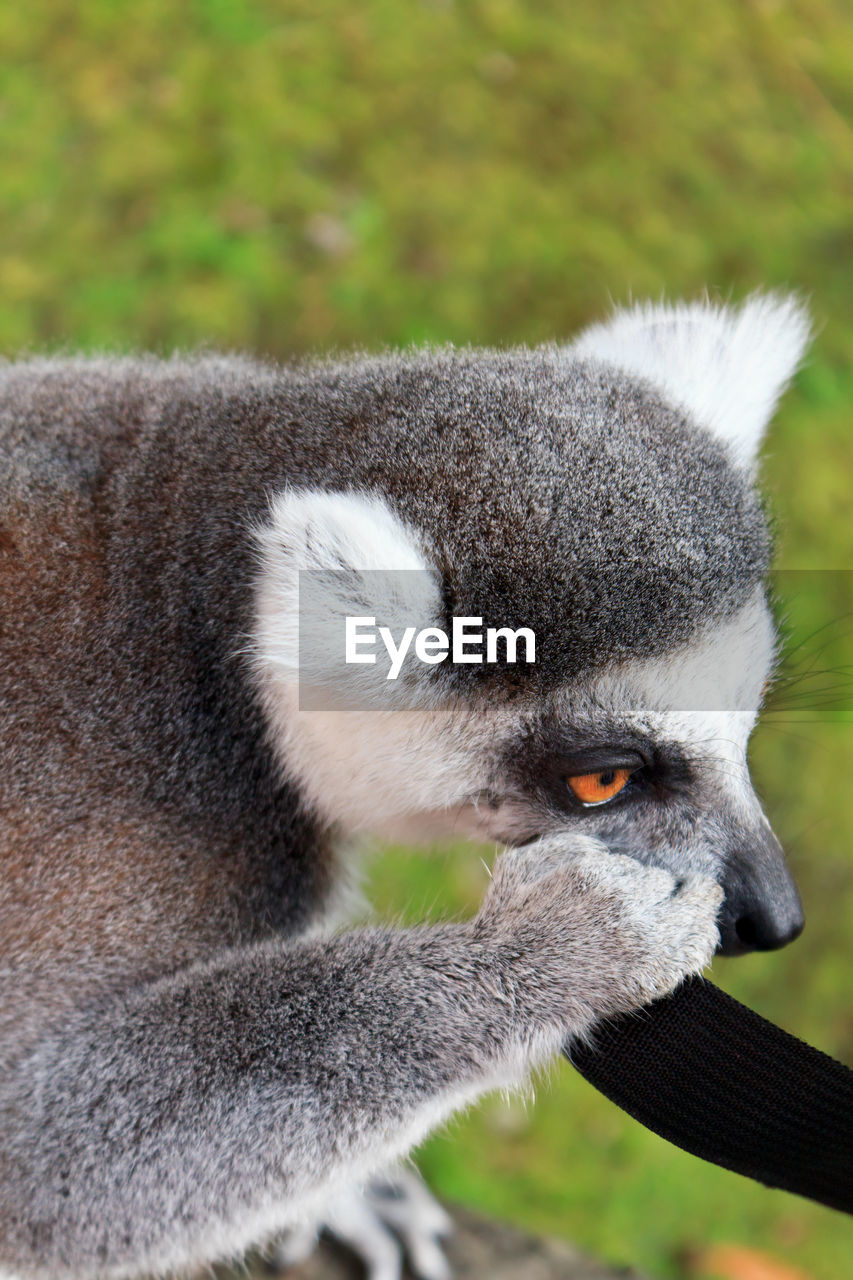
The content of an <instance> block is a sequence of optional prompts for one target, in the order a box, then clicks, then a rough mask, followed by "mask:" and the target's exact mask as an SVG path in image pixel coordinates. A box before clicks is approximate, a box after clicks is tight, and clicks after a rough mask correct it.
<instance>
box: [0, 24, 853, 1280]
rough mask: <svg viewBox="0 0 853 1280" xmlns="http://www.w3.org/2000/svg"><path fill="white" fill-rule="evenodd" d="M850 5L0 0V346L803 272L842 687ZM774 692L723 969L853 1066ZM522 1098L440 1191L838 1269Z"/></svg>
mask: <svg viewBox="0 0 853 1280" xmlns="http://www.w3.org/2000/svg"><path fill="white" fill-rule="evenodd" d="M851 19H853V13H851V7H850V5H849V3H844V0H802V2H800V3H781V2H778V0H746V2H745V0H737V2H736V0H716V3H715V4H713V5H707V6H701V7H700V6H685V5H683V4H679V3H676V2H675V0H662V2H660V3H655V4H639V5H638V4H636V3H629V2H628V0H612V2H611V3H610V4H608V5H603V4H601V3H596V2H593V0H579V2H578V3H575V4H574V5H572V6H571V7H569V6H567V5H565V4H563V3H557V0H540V2H539V3H537V4H536V5H532V4H523V3H520V2H518V3H517V2H515V0H480V2H475V0H469V2H462V0H459V2H458V3H456V4H454V3H452V2H451V0H432V2H430V3H428V2H426V0H423V2H418V0H409V3H406V4H401V3H400V0H393V2H392V0H364V2H363V3H361V4H359V5H350V4H346V3H343V0H313V2H312V3H308V0H292V2H290V3H283V2H282V0H249V2H246V3H238V2H237V0H195V2H194V3H188V4H185V5H182V6H178V5H174V4H172V3H169V2H168V0H137V3H136V4H135V5H134V6H132V7H128V6H124V5H116V4H113V3H110V0H74V2H73V3H72V0H30V3H28V4H27V5H23V6H12V5H6V6H3V8H2V9H0V49H2V58H0V156H2V184H0V193H2V198H0V351H2V352H4V353H7V354H14V353H16V352H18V351H20V350H24V349H29V348H43V347H45V346H49V347H65V346H69V347H75V348H79V347H82V348H86V349H93V348H108V349H123V348H128V347H140V346H144V347H153V348H155V349H159V350H168V349H171V348H172V347H175V346H178V347H188V346H196V345H198V344H205V345H209V344H213V345H220V346H226V347H245V348H249V349H252V350H256V351H260V352H266V353H270V354H272V355H277V356H282V355H285V354H289V353H292V352H299V351H305V350H309V349H314V348H318V347H320V348H328V347H334V346H339V347H346V346H350V345H353V344H358V345H363V346H368V347H376V346H379V345H383V344H386V343H406V342H410V341H420V340H424V339H434V340H451V341H454V342H474V343H483V342H488V343H507V342H517V341H528V342H535V341H537V340H540V339H545V338H552V337H560V336H563V335H568V334H570V333H571V332H572V331H573V330H574V329H576V327H577V326H578V325H579V324H581V323H583V322H584V321H586V320H588V319H589V318H591V317H593V316H599V315H601V313H602V312H603V311H604V310H605V309H606V308H607V306H608V305H609V301H610V299H611V298H615V299H616V300H621V299H624V298H626V297H628V296H630V295H634V296H647V295H650V296H652V297H657V296H659V295H661V294H662V293H665V294H667V295H668V296H676V295H692V294H696V293H697V292H698V291H699V290H701V289H703V288H704V287H706V286H707V287H709V288H710V289H711V290H712V291H719V292H721V293H722V294H723V295H724V296H725V295H728V294H729V292H730V291H731V292H733V293H734V295H735V296H740V295H742V294H743V293H745V292H747V291H748V290H749V289H751V288H753V287H757V286H781V287H789V286H790V287H794V288H796V289H798V290H800V291H802V292H804V293H806V294H808V295H810V297H811V299H812V304H813V308H814V313H815V316H816V320H817V325H818V335H817V340H816V343H815V346H814V349H813V351H812V353H811V355H810V357H809V360H808V363H807V365H806V367H805V368H804V370H803V371H802V373H801V374H800V376H799V378H798V380H797V383H796V386H795V388H794V390H793V391H792V392H791V393H790V394H789V396H788V398H787V399H786V401H785V403H784V405H783V407H782V410H781V412H780V414H779V417H778V420H777V422H776V424H775V426H774V428H773V431H772V434H771V438H770V442H769V446H768V449H767V455H766V462H765V466H764V479H765V481H766V485H767V489H768V492H769V494H770V495H771V505H772V508H773V510H774V512H775V514H776V517H777V519H778V524H779V528H780V550H779V562H780V565H782V566H784V567H785V568H786V569H791V570H797V571H799V572H798V573H789V574H787V575H785V576H783V578H782V580H781V584H780V591H781V592H782V594H783V595H785V594H786V593H787V596H788V597H789V600H788V604H787V607H788V609H789V611H790V613H791V620H792V627H793V632H794V636H795V638H796V639H797V640H800V639H802V640H804V649H803V652H804V653H805V654H806V655H807V659H808V661H813V662H815V663H817V664H818V665H823V667H825V668H826V669H827V670H829V671H830V676H829V679H830V681H833V680H836V681H837V685H833V688H834V689H836V691H838V692H839V697H841V696H842V694H841V686H842V684H843V681H844V678H845V673H844V672H843V671H842V670H841V668H842V667H844V666H845V665H847V666H848V667H849V664H850V644H849V631H850V617H849V615H850V609H851V605H850V598H851V592H850V590H849V586H850V580H849V578H848V577H846V576H845V575H844V574H843V573H827V572H825V571H826V570H827V569H832V570H847V569H849V568H850V567H851V565H853V558H851V521H850V516H849V508H850V501H849V495H850V477H851V468H853V443H851V433H850V425H849V424H850V409H849V405H850V403H851V395H853V367H852V366H851V355H853V318H851V313H850V306H849V300H850V297H851V292H852V291H853V256H851V251H853V223H851V196H853V129H852V128H851V104H853V30H851ZM833 622H834V625H832V626H829V627H827V628H826V629H825V630H824V631H821V632H820V633H819V634H818V635H816V636H815V637H814V638H813V639H812V640H808V639H807V637H808V636H809V635H810V634H811V633H813V632H816V631H817V630H818V628H822V627H825V625H826V624H827V623H833ZM783 693H784V691H780V695H779V705H778V707H777V709H776V710H774V711H772V712H771V713H769V714H768V715H767V716H766V717H765V721H764V723H763V724H762V726H761V727H760V728H759V731H758V733H757V735H756V738H755V742H754V749H753V761H754V772H755V776H756V780H757V784H758V786H759V790H760V791H761V793H762V794H763V796H764V797H765V799H766V803H767V807H768V810H769V812H770V814H771V816H772V818H773V820H774V822H775V824H776V827H777V829H778V830H779V833H780V835H781V836H782V837H783V839H785V840H786V841H787V842H788V844H789V847H790V849H791V860H792V864H793V866H794V868H795V870H796V872H797V875H798V877H799V879H800V882H801V885H802V889H803V896H804V898H805V901H806V906H807V914H808V917H809V924H808V929H807V931H806V934H805V935H804V937H803V939H802V941H800V942H798V943H797V945H796V947H794V948H792V949H791V950H790V951H788V952H784V953H781V954H780V955H775V956H763V957H755V958H750V959H749V960H746V961H743V962H740V963H734V964H730V965H724V964H722V963H721V964H720V965H718V966H717V968H718V970H719V972H718V973H717V975H716V976H717V977H718V978H719V980H721V981H722V982H723V983H724V985H725V986H727V987H728V988H730V989H731V990H732V991H734V992H735V994H737V995H738V996H739V997H740V998H742V999H744V1000H746V1001H747V1002H748V1003H752V1004H753V1005H755V1006H756V1007H758V1008H759V1009H760V1010H761V1011H763V1012H764V1013H766V1014H767V1015H768V1016H770V1017H773V1018H775V1019H777V1020H778V1021H780V1022H782V1023H783V1024H784V1025H786V1026H788V1027H790V1028H791V1029H793V1030H796V1031H797V1032H798V1033H800V1034H801V1035H804V1036H806V1037H808V1038H810V1039H811V1040H812V1041H813V1042H814V1043H817V1044H819V1045H820V1046H821V1047H823V1048H824V1049H827V1050H829V1051H830V1052H834V1053H836V1054H840V1055H842V1056H843V1055H846V1056H847V1058H848V1059H849V1058H851V1056H853V1019H851V1011H850V1000H849V966H850V948H851V936H853V858H851V853H850V836H849V833H850V831H851V827H853V790H851V786H850V779H851V777H853V734H851V730H850V715H849V714H839V713H838V712H832V711H831V710H829V709H827V707H826V706H825V705H824V704H825V699H824V701H823V702H821V703H820V705H814V706H810V705H809V700H808V699H806V701H805V702H799V703H796V702H795V703H794V704H790V703H789V705H788V706H787V708H786V707H785V705H784V696H783ZM816 701H820V700H816ZM845 705H846V706H847V708H848V711H849V707H850V698H849V697H847V699H846V704H845ZM484 874H485V873H484V872H483V869H482V867H481V865H480V863H479V861H478V856H477V854H476V853H475V852H473V851H470V850H467V851H466V850H463V849H458V850H453V851H452V852H451V853H449V854H448V853H446V852H445V853H443V854H436V855H435V856H432V857H430V856H428V855H423V854H414V853H411V852H408V851H402V850H390V851H386V852H385V853H384V854H382V855H381V856H380V857H378V858H377V859H376V860H375V862H374V865H373V868H372V872H371V877H370V881H371V887H372V891H373V896H374V899H375V900H376V902H377V904H378V906H379V908H380V909H381V910H384V911H386V912H393V913H396V914H400V913H403V914H408V915H409V916H410V918H419V917H420V916H421V915H423V914H424V913H429V912H432V913H433V914H434V913H435V912H437V911H438V912H440V911H447V910H463V909H470V908H473V906H474V904H475V903H476V901H477V899H478V897H479V895H480V893H481V891H482V887H483V883H484ZM538 1093H539V1098H538V1102H537V1105H536V1107H535V1108H529V1109H528V1110H526V1111H525V1110H524V1109H523V1108H521V1107H520V1106H519V1105H517V1104H515V1103H513V1104H511V1105H507V1104H505V1103H503V1102H501V1100H500V1099H496V1100H491V1101H489V1102H488V1103H486V1104H485V1105H484V1106H483V1107H482V1108H480V1109H478V1110H476V1111H475V1112H473V1113H471V1114H470V1115H469V1116H468V1117H467V1118H466V1119H464V1120H463V1121H461V1122H459V1123H456V1124H454V1126H453V1127H452V1131H451V1135H450V1136H447V1137H445V1136H442V1137H438V1138H436V1139H433V1140H432V1141H431V1142H430V1143H429V1144H428V1146H427V1148H426V1150H425V1153H424V1165H425V1168H426V1170H427V1172H428V1173H429V1174H430V1175H431V1177H432V1178H433V1181H434V1182H435V1183H436V1184H437V1186H438V1187H439V1189H440V1190H442V1191H443V1192H445V1193H446V1194H449V1195H453V1196H456V1197H457V1198H459V1199H461V1200H465V1201H468V1202H469V1203H471V1204H478V1205H481V1206H483V1207H485V1208H488V1209H491V1210H494V1211H496V1212H499V1213H502V1214H505V1215H506V1216H507V1217H509V1218H514V1219H517V1220H519V1221H521V1222H523V1223H526V1224H528V1225H533V1226H537V1227H541V1228H544V1229H547V1230H549V1231H557V1232H564V1233H566V1234H568V1235H571V1236H572V1237H574V1238H575V1239H576V1240H578V1241H579V1242H581V1243H583V1244H584V1245H586V1246H587V1247H589V1248H592V1249H595V1250H597V1251H598V1252H600V1253H602V1254H604V1255H605V1256H608V1257H610V1258H614V1259H620V1260H623V1261H630V1262H633V1263H635V1264H637V1265H640V1266H643V1267H645V1268H646V1269H647V1270H648V1271H649V1272H650V1273H651V1274H652V1275H655V1276H660V1277H664V1276H668V1277H669V1276H671V1277H675V1276H687V1275H688V1274H690V1267H689V1262H688V1261H686V1259H687V1258H688V1257H689V1254H690V1250H691V1249H693V1248H694V1247H695V1246H696V1245H701V1244H704V1243H705V1242H707V1241H712V1240H735V1241H742V1242H746V1243H750V1244H752V1245H754V1246H755V1247H759V1248H762V1249H765V1250H767V1251H768V1252H770V1253H776V1254H778V1255H782V1254H784V1255H787V1256H789V1257H790V1258H791V1259H792V1260H793V1261H796V1262H798V1263H799V1265H801V1266H802V1267H803V1268H804V1269H805V1270H806V1271H807V1273H808V1274H809V1275H810V1276H812V1277H814V1280H839V1278H840V1277H842V1276H844V1275H847V1274H850V1256H851V1252H853V1239H851V1233H850V1229H849V1225H848V1224H847V1223H846V1222H845V1221H843V1220H842V1219H841V1218H840V1217H838V1216H837V1215H833V1214H830V1213H829V1212H828V1211H824V1210H821V1209H818V1208H816V1207H813V1206H810V1205H808V1204H806V1203H804V1202H801V1201H797V1200H795V1199H793V1198H791V1197H787V1196H784V1195H781V1194H780V1193H771V1192H767V1191H765V1190H763V1189H762V1188H760V1187H757V1186H755V1185H753V1184H751V1183H747V1182H745V1181H743V1180H740V1179H738V1178H736V1177H734V1176H733V1175H730V1174H727V1173H724V1172H722V1171H720V1170H717V1169H714V1168H712V1167H710V1166H706V1165H703V1164H700V1163H699V1162H698V1161H695V1160H692V1159H690V1158H689V1157H687V1156H684V1155H682V1154H681V1153H679V1152H677V1151H675V1150H673V1149H672V1148H670V1147H668V1146H666V1144H664V1143H662V1142H660V1141H659V1140H657V1139H656V1138H654V1137H653V1136H652V1135H651V1134H648V1133H646V1132H645V1131H644V1130H642V1129H640V1128H638V1127H637V1126H636V1125H634V1124H633V1123H632V1122H631V1121H629V1120H628V1119H627V1118H625V1117H624V1116H622V1115H621V1114H620V1113H618V1112H616V1111H615V1110H614V1109H613V1108H612V1107H611V1106H610V1105H609V1104H608V1103H606V1102H605V1101H604V1100H603V1099H602V1098H600V1097H599V1096H598V1095H596V1094H595V1093H594V1092H593V1091H592V1090H591V1089H590V1088H589V1087H588V1086H587V1085H586V1084H585V1083H584V1082H583V1081H581V1080H580V1079H576V1078H575V1077H574V1076H573V1075H572V1073H571V1072H570V1071H569V1070H568V1069H567V1068H564V1069H560V1070H559V1071H557V1072H556V1073H555V1076H554V1081H553V1084H552V1085H551V1086H548V1087H544V1088H540V1089H539V1090H538Z"/></svg>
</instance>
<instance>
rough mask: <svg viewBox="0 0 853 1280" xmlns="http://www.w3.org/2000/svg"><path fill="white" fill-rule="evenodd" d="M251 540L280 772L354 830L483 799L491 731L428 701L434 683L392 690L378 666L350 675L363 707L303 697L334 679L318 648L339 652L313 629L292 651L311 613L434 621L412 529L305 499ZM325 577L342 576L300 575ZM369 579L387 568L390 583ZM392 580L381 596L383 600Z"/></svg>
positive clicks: (277, 510)
mask: <svg viewBox="0 0 853 1280" xmlns="http://www.w3.org/2000/svg"><path fill="white" fill-rule="evenodd" d="M256 536H257V541H258V545H259V549H260V569H259V573H258V579H257V584H256V601H255V604H256V625H255V634H254V637H253V645H252V650H253V660H254V666H255V672H256V677H257V681H258V685H259V688H260V691H261V696H262V699H263V703H264V707H265V711H266V714H267V719H268V723H269V725H270V730H271V733H272V737H273V742H274V744H275V747H276V749H277V751H278V753H279V755H280V758H281V760H282V763H283V765H284V768H285V769H286V771H287V772H288V773H289V774H291V775H292V776H294V777H296V778H297V779H298V780H299V782H300V783H301V784H302V788H303V791H304V794H305V795H306V796H307V797H308V798H309V800H310V801H311V802H312V803H313V804H314V806H315V807H316V809H317V810H318V812H319V813H321V814H322V815H323V816H324V817H326V818H328V819H329V820H332V821H337V822H339V823H341V824H342V826H343V827H344V828H345V829H347V830H349V831H364V830H376V829H377V828H379V829H384V827H385V823H386V822H387V821H394V820H397V819H399V818H405V817H407V816H410V815H413V814H418V813H422V812H424V811H431V810H435V809H441V810H446V809H448V808H450V807H451V806H453V805H454V804H458V803H459V802H460V801H461V800H462V799H463V798H467V797H468V796H470V795H471V794H472V792H475V791H477V790H478V789H479V788H480V787H481V786H482V785H483V784H482V779H481V774H480V770H481V769H482V762H483V760H484V759H485V756H486V747H487V744H488V741H489V737H490V734H491V733H492V732H493V730H492V727H491V726H490V725H486V724H484V723H482V722H481V721H480V720H473V719H472V717H471V716H470V715H469V713H468V709H467V708H466V707H454V706H453V705H446V704H445V705H443V706H434V705H431V702H433V701H434V700H435V699H434V698H433V697H432V695H431V693H430V688H431V686H433V687H434V686H435V684H436V682H435V680H434V679H430V678H428V679H426V680H424V681H423V682H422V686H421V687H420V688H418V687H413V686H412V684H411V683H410V682H407V681H403V680H402V679H400V680H398V681H396V682H389V681H387V680H386V679H385V675H384V672H383V671H381V670H380V669H378V668H377V667H368V666H363V667H356V668H354V670H353V675H352V679H353V681H354V682H358V683H357V684H355V683H354V684H353V685H352V686H351V687H350V690H349V692H350V693H352V691H353V689H354V688H355V689H356V691H357V692H358V693H359V695H360V697H361V699H362V703H363V705H361V706H356V707H355V709H353V707H352V704H350V706H348V707H347V708H346V709H339V708H326V709H323V708H321V709H316V704H315V705H314V706H311V709H306V699H305V697H304V694H305V691H306V688H307V689H309V690H310V689H311V688H312V684H313V682H314V681H315V680H316V679H321V678H322V674H323V671H324V670H327V669H328V666H327V662H328V657H329V655H328V653H327V652H326V650H325V648H324V646H326V645H328V644H329V643H330V642H331V643H334V644H338V643H339V642H340V637H337V639H335V638H334V637H333V636H332V634H331V632H330V631H329V630H327V629H325V630H324V628H323V626H322V625H321V626H320V627H319V628H318V630H317V632H316V634H312V635H311V637H310V638H309V641H308V643H306V637H305V636H304V635H303V636H302V643H301V646H300V637H299V627H300V622H302V623H303V625H304V621H305V618H306V615H307V616H309V617H314V618H316V619H322V617H323V614H324V609H325V610H326V611H327V613H328V616H329V617H332V616H338V617H339V616H341V615H342V614H343V615H346V614H351V615H359V614H364V613H370V614H375V615H376V616H377V618H379V616H380V615H382V621H383V622H385V623H387V624H388V625H390V626H393V627H394V628H395V629H399V628H400V627H402V626H403V625H405V624H406V622H407V621H408V620H409V619H410V618H411V617H412V616H413V615H414V614H417V615H418V616H420V618H421V619H422V624H421V625H424V624H425V623H426V622H430V621H435V620H436V619H437V618H438V617H439V616H440V606H441V597H440V586H439V580H438V578H437V576H435V575H434V574H433V571H432V570H431V567H430V565H429V563H428V560H427V553H426V551H425V550H424V549H423V548H422V547H421V546H420V545H419V543H418V541H417V539H416V538H415V536H414V535H413V534H412V533H411V531H410V530H408V529H407V528H406V526H405V525H404V524H403V522H402V521H401V520H400V519H399V518H398V517H397V516H395V515H394V514H393V512H391V510H390V509H389V508H388V506H387V505H386V504H385V503H384V502H383V501H382V500H381V499H379V498H375V497H372V496H370V495H366V494H359V493H346V494H326V493H322V492H317V491H313V490H312V491H308V492H305V491H303V492H286V493H284V494H282V495H280V496H279V497H278V498H276V499H275V500H274V502H273V503H272V505H271V511H270V520H269V523H268V524H266V525H264V526H263V527H262V528H260V529H258V530H257V531H256ZM321 570H335V571H342V572H335V573H333V574H329V575H326V574H322V573H321V574H319V575H318V576H317V577H315V576H314V575H313V574H312V573H310V572H309V573H306V572H305V571H321ZM377 570H380V571H382V570H387V571H393V572H389V574H388V578H387V580H386V579H384V578H383V576H382V574H381V573H379V574H377V573H376V571H377ZM401 570H411V571H413V572H411V573H408V572H402V573H401V572H399V571H401ZM364 574H370V575H372V576H371V577H370V579H369V580H367V579H365V578H364V576H363V575H364ZM386 582H387V585H388V588H389V590H388V593H387V596H386V597H385V598H384V599H382V598H380V599H378V600H377V598H376V593H377V586H379V587H382V586H383V584H385V583H386ZM300 584H301V589H302V592H303V595H304V591H305V589H306V585H307V587H308V589H309V590H310V591H312V592H316V593H318V596H317V597H315V596H313V595H312V599H311V601H310V607H308V608H306V607H305V600H304V599H303V600H302V606H303V607H302V609H301V610H300ZM323 593H326V594H325V599H324V598H323ZM300 659H301V663H302V666H301V669H300ZM430 675H432V669H430ZM308 701H309V705H310V699H309V700H308ZM418 703H420V704H421V705H418Z"/></svg>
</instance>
